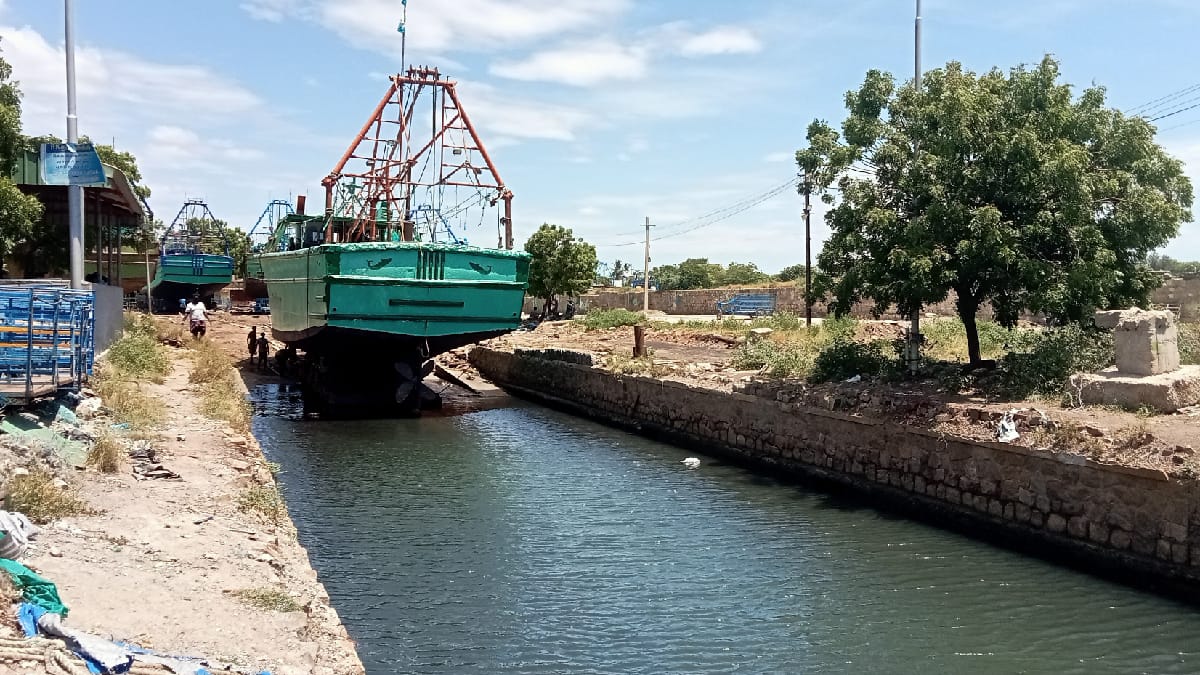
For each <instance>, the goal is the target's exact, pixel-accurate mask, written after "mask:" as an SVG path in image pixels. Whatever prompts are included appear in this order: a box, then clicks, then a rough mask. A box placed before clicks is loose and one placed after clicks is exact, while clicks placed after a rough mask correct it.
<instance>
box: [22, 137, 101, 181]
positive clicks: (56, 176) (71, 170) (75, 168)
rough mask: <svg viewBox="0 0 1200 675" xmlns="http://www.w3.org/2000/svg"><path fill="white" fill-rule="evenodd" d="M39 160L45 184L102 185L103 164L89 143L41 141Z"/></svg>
mask: <svg viewBox="0 0 1200 675" xmlns="http://www.w3.org/2000/svg"><path fill="white" fill-rule="evenodd" d="M41 159H42V161H41V162H39V164H40V166H41V172H42V182H43V183H45V184H46V185H104V184H105V183H106V182H107V179H106V178H105V176H104V166H103V165H102V164H101V163H100V155H98V154H96V148H95V147H94V146H92V144H91V143H42V157H41Z"/></svg>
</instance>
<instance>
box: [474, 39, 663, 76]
mask: <svg viewBox="0 0 1200 675" xmlns="http://www.w3.org/2000/svg"><path fill="white" fill-rule="evenodd" d="M648 60H649V54H648V52H647V50H645V49H643V48H640V47H628V46H624V45H620V44H617V43H616V42H613V41H610V40H597V41H591V42H584V43H578V44H573V45H571V46H569V47H562V48H559V49H551V50H547V51H541V52H537V53H535V54H532V55H531V56H529V57H528V58H525V59H523V60H520V61H499V62H496V63H494V64H492V66H491V69H490V70H491V73H492V74H493V75H499V76H501V77H507V78H509V79H514V80H525V81H532V82H559V83H561V84H569V85H573V86H577V87H590V86H593V85H597V84H601V83H603V82H609V81H613V80H639V79H641V78H642V77H644V76H645V75H646V67H647V64H648Z"/></svg>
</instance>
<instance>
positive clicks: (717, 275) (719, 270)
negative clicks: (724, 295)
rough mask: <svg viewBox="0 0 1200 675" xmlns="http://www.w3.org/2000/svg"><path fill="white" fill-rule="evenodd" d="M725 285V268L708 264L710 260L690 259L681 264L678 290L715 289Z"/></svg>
mask: <svg viewBox="0 0 1200 675" xmlns="http://www.w3.org/2000/svg"><path fill="white" fill-rule="evenodd" d="M723 283H725V268H723V267H721V266H720V265H718V264H715V263H710V262H708V258H688V259H687V260H684V261H683V262H681V263H679V286H678V288H681V289H692V288H713V287H716V286H720V285H721V284H723Z"/></svg>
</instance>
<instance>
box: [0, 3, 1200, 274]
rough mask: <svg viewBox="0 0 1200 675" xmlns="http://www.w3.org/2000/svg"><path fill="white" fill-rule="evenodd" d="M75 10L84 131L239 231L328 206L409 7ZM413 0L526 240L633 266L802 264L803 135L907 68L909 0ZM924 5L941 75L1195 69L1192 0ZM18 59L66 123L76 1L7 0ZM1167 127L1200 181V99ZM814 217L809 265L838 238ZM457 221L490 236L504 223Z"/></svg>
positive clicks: (148, 178)
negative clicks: (66, 34) (881, 73)
mask: <svg viewBox="0 0 1200 675" xmlns="http://www.w3.org/2000/svg"><path fill="white" fill-rule="evenodd" d="M74 4H75V12H76V17H75V20H76V41H77V54H76V60H77V69H78V91H79V119H80V122H79V124H80V132H81V133H84V134H88V135H89V136H91V137H92V138H93V139H95V140H97V141H100V142H115V144H116V146H117V148H118V149H121V150H128V151H130V152H132V153H134V154H135V155H136V156H137V158H138V161H139V164H140V168H141V170H142V174H143V178H144V181H143V182H144V183H145V184H146V185H148V186H149V187H150V188H151V189H152V190H153V195H152V197H151V199H150V206H151V208H152V209H153V210H154V212H155V215H156V216H157V217H159V218H160V219H162V220H164V221H166V222H170V220H171V219H172V218H173V217H174V214H175V213H176V212H177V211H178V210H179V208H180V206H181V205H182V204H183V201H184V200H185V199H187V198H202V199H205V200H206V201H207V202H208V204H209V206H210V207H211V208H212V211H213V212H214V214H215V215H216V216H217V217H218V218H221V219H224V220H227V221H229V222H230V223H232V224H234V225H236V226H239V227H243V228H245V229H249V228H250V227H251V226H253V224H254V222H255V220H256V219H257V218H258V216H259V215H260V213H261V212H262V210H263V208H264V207H265V206H266V204H267V203H268V202H269V201H270V200H272V199H294V197H295V196H296V195H299V194H307V195H309V198H310V202H312V203H320V201H321V198H322V188H321V186H320V180H321V178H322V177H324V176H325V175H326V174H328V173H329V171H330V170H331V169H332V168H333V166H334V164H336V162H337V160H338V159H339V157H340V156H341V154H342V153H343V152H344V151H345V149H346V147H347V146H348V145H349V143H350V141H351V140H352V139H353V137H354V135H355V134H356V133H357V131H358V129H359V128H360V127H361V126H362V124H363V122H365V121H366V119H367V117H368V116H369V114H370V112H371V110H372V109H373V107H374V106H375V104H376V103H377V102H378V100H379V98H380V97H381V96H382V95H383V93H384V91H385V90H386V87H387V81H386V77H387V74H388V73H394V72H396V71H398V70H399V69H400V68H401V58H400V34H399V33H398V32H397V31H396V27H397V25H398V23H399V22H400V19H401V17H402V11H403V10H404V7H402V6H401V2H400V0H207V1H201V0H171V1H169V2H164V1H162V0H122V1H121V2H110V1H107V0H76V2H75V3H74ZM407 10H408V16H407V24H406V25H407V31H406V35H407V46H406V53H405V55H406V57H407V63H408V64H409V65H412V64H427V65H433V66H438V67H439V68H440V69H441V71H442V72H443V73H447V74H449V75H451V76H452V77H453V78H454V79H456V80H457V81H459V83H460V84H459V88H460V94H461V96H462V99H463V105H464V107H465V108H466V109H467V110H468V112H469V114H470V116H471V118H472V120H473V122H474V123H475V125H476V126H477V127H479V129H480V134H481V136H482V138H483V141H484V142H485V143H486V144H487V147H488V149H489V150H490V152H491V154H492V156H493V159H494V160H495V162H496V165H497V167H498V169H499V171H500V173H501V175H502V176H503V177H504V180H505V182H506V184H507V185H508V186H509V187H510V188H511V189H512V191H513V193H514V194H515V198H514V201H513V211H514V230H515V238H516V241H517V244H518V246H520V245H521V244H522V243H523V242H524V241H525V239H526V238H528V236H529V235H530V234H532V233H533V232H534V231H535V230H536V229H537V227H538V226H539V225H541V224H542V223H544V222H551V223H557V224H560V225H564V226H567V227H570V228H572V229H573V230H574V232H575V233H576V235H578V236H581V237H583V238H584V239H586V240H587V241H589V242H591V243H593V244H595V245H596V247H597V251H598V253H599V256H600V259H601V260H602V261H606V262H612V261H613V260H615V259H621V260H624V261H626V262H633V263H634V267H635V268H640V266H641V262H642V255H643V249H642V238H643V236H644V229H643V223H644V221H645V219H646V218H647V217H649V218H650V220H651V222H652V223H653V224H654V228H653V233H652V236H653V237H654V238H655V240H654V241H653V242H652V244H651V255H652V258H653V264H655V265H658V264H670V263H676V262H679V261H680V260H683V259H685V258H691V257H704V258H708V259H710V260H712V261H714V262H720V263H728V262H732V261H737V262H747V261H749V262H754V263H756V264H758V266H759V267H760V268H761V269H763V270H764V271H768V272H775V271H778V270H779V269H781V268H783V267H785V266H787V265H791V264H794V263H798V262H803V260H804V226H803V219H802V215H801V210H802V206H803V204H802V200H801V198H800V197H799V196H797V195H796V194H795V193H794V191H793V190H775V188H779V187H780V186H782V185H784V184H785V183H787V181H789V180H791V179H793V178H794V177H795V175H796V168H795V164H794V160H793V156H794V153H795V151H796V150H797V149H798V148H800V147H802V146H803V145H804V132H805V128H806V127H807V125H808V124H809V122H811V121H812V120H813V119H814V118H821V119H826V120H830V121H832V122H834V123H835V124H836V123H840V121H841V120H842V119H843V118H844V116H845V112H844V108H843V106H842V101H843V95H844V93H845V92H846V91H847V90H850V89H853V88H855V87H856V86H857V85H858V84H859V83H861V81H862V78H863V75H864V74H865V72H866V71H867V70H868V69H871V68H879V69H883V70H887V71H890V72H892V73H895V74H896V75H897V77H898V78H902V79H908V78H911V76H912V72H913V15H914V2H913V0H741V1H740V2H718V1H716V0H687V1H684V0H672V1H667V0H658V1H646V0H643V1H642V2H634V1H633V0H410V1H409V3H408V7H407ZM923 15H924V21H923V27H922V32H923V36H924V37H923V45H922V50H923V53H922V62H923V65H924V66H925V68H926V69H928V68H933V67H936V66H938V65H941V64H944V63H946V62H947V61H950V60H957V61H961V62H962V63H963V64H964V65H965V66H966V67H968V68H970V69H973V70H976V71H982V70H987V69H989V68H992V67H994V66H999V67H1002V68H1009V67H1012V66H1016V65H1018V64H1021V63H1036V62H1037V61H1039V60H1040V59H1041V58H1042V56H1043V55H1045V54H1047V53H1050V54H1053V55H1054V56H1055V57H1056V58H1058V59H1060V61H1061V63H1062V69H1063V74H1064V80H1065V81H1067V82H1069V83H1071V84H1072V85H1074V86H1076V87H1077V88H1079V89H1082V88H1084V87H1087V86H1091V85H1093V84H1096V85H1102V86H1104V87H1105V88H1106V89H1107V92H1108V96H1109V103H1110V105H1113V106H1115V107H1118V108H1125V109H1133V108H1135V107H1136V106H1140V105H1142V104H1145V103H1147V102H1149V101H1152V100H1154V99H1158V98H1160V97H1163V96H1166V95H1169V94H1171V93H1173V92H1176V91H1179V90H1182V89H1184V88H1185V87H1189V86H1191V85H1193V84H1195V83H1197V82H1198V81H1200V75H1197V74H1196V71H1195V68H1194V66H1195V64H1196V63H1200V42H1198V41H1196V40H1194V36H1193V34H1192V33H1193V30H1194V27H1195V26H1196V25H1197V22H1198V21H1200V2H1194V1H1193V0H1121V1H1119V2H1118V1H1117V0H1007V1H1006V2H1003V3H1000V2H994V1H991V0H925V1H924V6H923ZM0 52H2V55H3V57H4V58H5V59H7V60H8V61H9V63H10V64H12V66H13V69H14V78H15V79H17V80H18V81H20V83H21V89H22V91H23V92H24V96H25V98H24V104H23V111H22V118H23V125H24V131H25V133H27V134H29V135H38V134H47V133H53V134H56V135H59V136H64V135H65V131H66V129H65V127H66V122H65V115H66V85H65V75H64V65H63V64H64V52H63V3H62V2H59V1H58V0H0ZM1192 96H1195V97H1197V100H1198V101H1200V94H1196V93H1193V94H1190V95H1189V97H1192ZM1180 100H1185V101H1186V100H1190V99H1189V98H1185V99H1180ZM1158 124H1159V129H1160V135H1159V141H1160V142H1161V143H1162V144H1163V146H1164V147H1165V148H1166V149H1167V150H1168V152H1170V153H1171V154H1173V155H1174V156H1176V157H1178V158H1180V159H1182V160H1183V161H1184V162H1185V163H1186V165H1187V170H1188V173H1189V175H1190V176H1191V177H1192V180H1193V182H1194V183H1195V184H1196V185H1197V187H1198V188H1200V108H1196V109H1193V110H1188V111H1183V112H1180V113H1178V114H1175V115H1172V116H1171V117H1169V118H1166V119H1163V120H1161V121H1160V122H1159V123H1158ZM773 190H774V192H773ZM747 207H748V208H747ZM709 214H713V215H709ZM821 215H822V212H821V209H820V208H817V209H816V210H815V215H814V217H813V227H812V234H813V250H814V257H815V255H816V253H815V252H816V251H817V250H819V248H820V242H821V241H823V240H824V239H825V238H826V237H827V235H828V229H827V228H826V227H825V225H824V223H823V219H822V217H821ZM1198 215H1200V214H1198ZM717 218H721V219H720V220H717ZM713 221H716V222H713ZM464 227H465V228H466V229H467V232H466V233H465V234H467V235H469V237H470V238H471V239H472V240H473V241H476V242H487V241H489V239H490V240H491V241H494V236H495V234H494V232H495V231H494V225H493V226H492V230H491V232H490V233H489V232H486V231H483V232H476V231H474V228H480V225H479V224H478V223H475V224H470V223H466V224H464ZM483 228H484V229H485V230H486V228H487V226H486V225H485V226H483ZM1165 252H1166V253H1167V254H1168V255H1171V256H1173V257H1176V258H1181V259H1188V260H1200V226H1198V225H1196V224H1195V223H1187V224H1184V226H1183V227H1182V229H1181V233H1180V236H1179V237H1178V238H1177V239H1176V240H1174V241H1173V242H1172V243H1171V244H1170V245H1168V246H1167V248H1166V249H1165Z"/></svg>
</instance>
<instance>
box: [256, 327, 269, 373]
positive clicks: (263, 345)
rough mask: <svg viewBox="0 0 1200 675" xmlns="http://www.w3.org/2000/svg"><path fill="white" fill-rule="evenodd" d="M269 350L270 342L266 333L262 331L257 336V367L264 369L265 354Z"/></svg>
mask: <svg viewBox="0 0 1200 675" xmlns="http://www.w3.org/2000/svg"><path fill="white" fill-rule="evenodd" d="M270 351H271V343H269V342H267V334H266V333H262V334H260V335H259V336H258V369H259V370H266V368H267V354H268V353H269V352H270Z"/></svg>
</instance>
